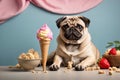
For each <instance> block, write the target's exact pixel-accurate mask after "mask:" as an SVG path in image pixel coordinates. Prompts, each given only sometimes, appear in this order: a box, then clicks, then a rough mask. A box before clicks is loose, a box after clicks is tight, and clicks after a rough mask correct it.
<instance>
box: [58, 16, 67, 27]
mask: <svg viewBox="0 0 120 80" xmlns="http://www.w3.org/2000/svg"><path fill="white" fill-rule="evenodd" d="M65 19H66V17H61V18H59V19H58V20H57V21H56V24H57V27H58V28H60V23H61V22H62V21H64V20H65Z"/></svg>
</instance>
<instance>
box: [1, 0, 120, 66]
mask: <svg viewBox="0 0 120 80" xmlns="http://www.w3.org/2000/svg"><path fill="white" fill-rule="evenodd" d="M76 15H83V16H86V17H88V18H89V19H90V20H91V23H90V26H89V32H90V33H91V36H92V41H93V42H94V44H95V45H96V46H97V47H98V49H99V50H100V52H101V55H102V54H103V53H104V51H105V50H106V48H105V46H106V43H107V42H108V41H114V40H120V0H104V1H103V2H102V3H101V4H100V5H98V6H97V7H95V8H93V9H91V10H89V11H86V12H84V13H81V14H76ZM61 16H65V15H59V14H53V13H50V12H47V11H44V10H42V9H40V8H37V7H35V6H34V5H32V4H30V5H29V7H28V8H27V9H26V10H25V11H24V12H23V13H21V14H20V15H18V16H16V17H14V18H12V19H10V20H8V21H7V22H6V23H4V24H1V25H0V65H15V64H16V63H17V57H18V56H19V55H20V54H21V53H22V52H27V50H28V49H30V48H34V49H35V50H37V51H39V53H40V49H39V43H38V41H37V39H36V31H37V29H38V28H40V27H41V26H42V25H43V24H45V23H47V24H48V26H49V27H50V28H51V29H52V31H53V34H54V39H53V40H52V41H51V45H50V50H49V53H50V52H52V51H54V50H55V49H56V46H57V43H56V37H57V35H58V33H59V29H58V28H57V27H56V23H55V21H56V20H57V19H58V18H59V17H61Z"/></svg>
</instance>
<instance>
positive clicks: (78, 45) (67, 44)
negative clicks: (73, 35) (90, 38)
mask: <svg viewBox="0 0 120 80" xmlns="http://www.w3.org/2000/svg"><path fill="white" fill-rule="evenodd" d="M65 45H67V46H69V45H73V46H80V45H81V44H72V43H65Z"/></svg>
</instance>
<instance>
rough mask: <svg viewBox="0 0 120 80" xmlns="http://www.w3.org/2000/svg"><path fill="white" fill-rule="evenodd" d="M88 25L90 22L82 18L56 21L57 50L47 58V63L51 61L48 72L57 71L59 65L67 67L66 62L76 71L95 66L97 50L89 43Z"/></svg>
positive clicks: (67, 18)
mask: <svg viewBox="0 0 120 80" xmlns="http://www.w3.org/2000/svg"><path fill="white" fill-rule="evenodd" d="M89 23H90V20H89V19H88V18H86V17H84V16H64V17H61V18H59V19H58V20H57V21H56V24H57V27H58V28H59V29H60V34H59V35H58V37H57V43H58V46H57V49H56V50H55V51H54V52H53V53H51V54H50V56H49V57H48V62H49V60H52V61H53V63H52V64H51V65H50V66H49V69H50V70H52V71H57V70H58V69H59V68H60V66H61V64H64V66H67V64H68V61H72V63H73V64H72V66H73V67H75V70H77V71H83V70H84V69H85V68H86V67H88V66H92V65H94V64H96V61H97V59H98V58H99V50H98V49H97V48H96V47H95V45H94V44H93V42H92V41H91V36H90V33H89V32H88V26H89Z"/></svg>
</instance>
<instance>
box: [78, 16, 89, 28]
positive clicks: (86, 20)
mask: <svg viewBox="0 0 120 80" xmlns="http://www.w3.org/2000/svg"><path fill="white" fill-rule="evenodd" d="M79 18H80V19H81V20H83V21H84V23H85V26H86V27H88V26H89V24H90V20H89V19H88V18H86V17H84V16H80V17H79Z"/></svg>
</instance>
